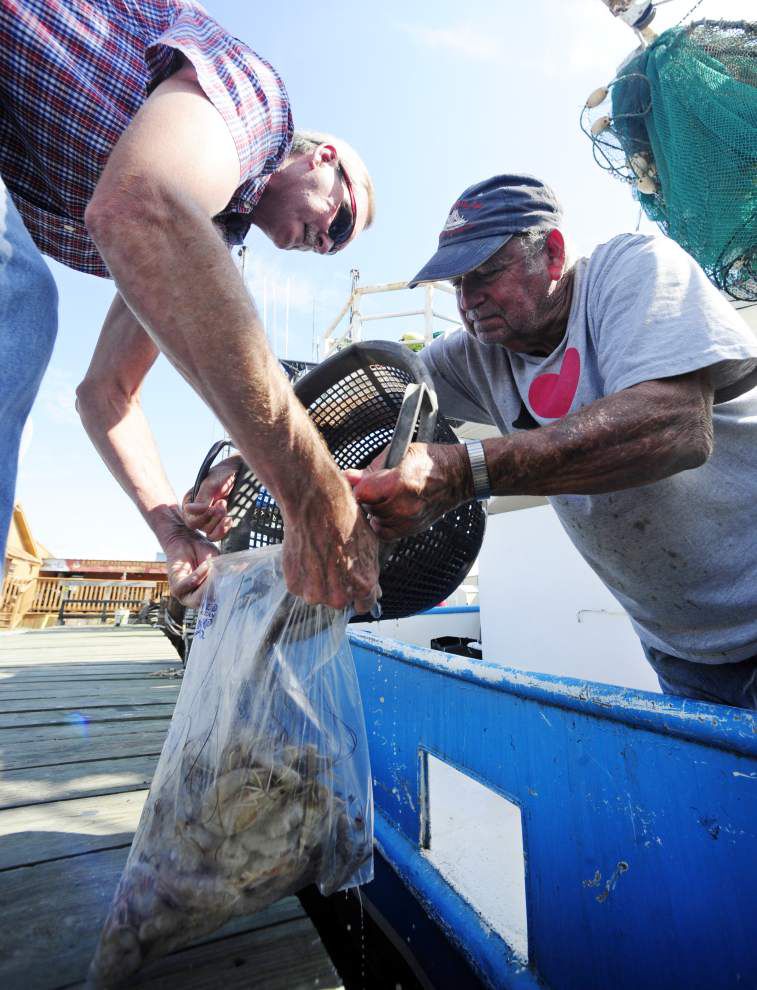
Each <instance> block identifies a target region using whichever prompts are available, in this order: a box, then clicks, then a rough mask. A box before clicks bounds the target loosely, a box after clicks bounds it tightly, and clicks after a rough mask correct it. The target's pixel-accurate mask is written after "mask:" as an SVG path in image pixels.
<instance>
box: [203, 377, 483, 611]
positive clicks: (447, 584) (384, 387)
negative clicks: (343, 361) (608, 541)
mask: <svg viewBox="0 0 757 990" xmlns="http://www.w3.org/2000/svg"><path fill="white" fill-rule="evenodd" d="M412 381H414V379H413V378H412V376H411V375H410V374H409V373H408V372H407V371H405V370H404V369H401V368H395V367H391V366H388V365H379V364H372V365H369V366H368V367H364V368H361V369H360V370H358V371H354V372H352V373H350V374H347V375H345V377H343V378H342V379H340V380H339V381H337V382H336V383H335V384H333V385H331V386H330V387H329V388H327V389H325V390H324V392H323V393H322V394H321V395H320V396H319V397H318V398H317V399H315V400H314V401H313V402H312V403H311V404H310V405H309V407H308V413H309V414H310V417H311V419H312V420H313V422H314V423H315V425H316V426H317V427H318V429H319V430H320V432H321V434H322V435H323V438H324V440H325V441H326V444H327V446H328V448H329V450H330V451H331V454H332V456H333V457H334V460H335V461H336V463H337V464H338V466H339V467H340V468H342V469H344V468H364V467H367V466H368V465H369V464H370V463H371V461H372V460H373V459H374V457H376V456H377V455H378V454H379V453H380V452H381V451H382V450H384V448H385V447H387V446H388V445H389V443H390V442H391V439H392V436H393V434H394V427H395V425H396V423H397V416H398V415H399V411H400V408H401V406H402V400H403V397H404V394H405V387H406V386H407V385H408V384H409V383H410V382H412ZM434 442H435V443H457V442H458V440H457V437H456V436H455V434H454V432H453V430H452V428H451V427H450V426H449V424H448V423H447V422H446V421H445V420H444V419H443V418H442V417H441V416H438V417H437V423H436V431H435V434H434ZM228 512H229V515H230V516H231V518H232V520H233V528H232V529H231V531H230V532H229V534H228V535H227V537H226V539H225V540H224V542H223V544H222V549H223V552H224V553H231V552H234V551H236V550H246V549H248V548H250V547H264V546H268V545H270V544H272V543H281V542H282V540H283V539H284V526H283V521H282V518H281V513H280V511H279V507H278V505H277V504H276V502H275V500H274V499H273V497H272V496H271V495H270V494H269V493H268V491H267V490H266V489H265V488H264V487H263V486H262V485H261V483H260V481H259V480H258V478H257V477H256V476H255V474H254V473H253V472H252V471H251V470H250V469H249V468H247V467H245V468H244V469H243V470H242V471H241V472H240V474H239V476H238V478H237V482H236V485H235V487H234V490H233V492H232V493H231V496H230V498H229V501H228ZM485 521H486V517H485V514H484V511H483V509H482V507H481V505H480V504H479V503H477V502H469V503H467V504H466V505H461V506H458V508H456V509H453V510H452V511H451V512H448V513H447V514H446V515H445V516H443V517H442V518H441V519H439V520H437V522H435V523H434V524H433V525H432V526H431V527H430V529H428V530H426V531H425V532H423V533H420V534H418V535H417V536H412V537H407V538H406V539H403V540H399V541H398V542H397V543H395V544H394V545H393V547H392V552H391V554H390V556H389V557H388V559H387V560H386V562H385V563H384V565H383V567H382V569H381V579H380V580H381V590H382V598H381V609H382V618H385V619H398V618H403V617H405V616H408V615H415V614H416V613H417V612H422V611H424V610H425V609H427V608H432V607H433V606H434V605H437V604H438V603H439V602H440V601H443V600H444V599H445V598H446V597H447V596H448V595H450V594H452V592H453V591H454V590H455V589H456V588H457V587H458V585H459V584H460V582H461V581H462V580H463V578H464V577H465V576H466V574H467V573H468V571H469V570H470V568H471V565H472V564H473V562H474V560H475V559H476V556H477V554H478V552H479V550H480V549H481V542H482V540H483V537H484V526H485ZM368 618H370V617H369V616H356V617H355V618H354V619H353V621H365V620H366V619H368Z"/></svg>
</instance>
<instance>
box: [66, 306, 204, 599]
mask: <svg viewBox="0 0 757 990" xmlns="http://www.w3.org/2000/svg"><path fill="white" fill-rule="evenodd" d="M157 356H158V349H157V347H156V346H155V344H154V343H153V342H152V340H150V338H149V337H148V336H147V334H146V333H145V331H144V330H143V329H142V327H141V326H140V325H139V323H138V322H137V320H136V319H135V318H134V316H133V314H132V312H131V310H129V309H128V307H127V306H126V304H125V303H124V301H123V299H122V298H121V296H120V295H117V296H116V297H115V299H114V300H113V304H112V305H111V307H110V310H109V311H108V315H107V317H106V319H105V323H104V325H103V329H102V333H101V334H100V339H99V340H98V342H97V347H96V348H95V352H94V354H93V356H92V361H91V362H90V365H89V368H88V370H87V374H86V376H85V378H84V380H83V381H82V383H81V384H80V385H79V388H78V389H77V403H76V404H77V408H78V410H79V414H80V416H81V419H82V423H83V424H84V427H85V429H86V431H87V433H88V434H89V437H90V439H91V440H92V443H93V444H94V445H95V447H96V448H97V450H98V452H99V454H100V456H101V457H102V459H103V460H104V461H105V463H106V465H107V466H108V469H109V470H110V472H111V474H112V475H113V476H114V477H115V478H116V480H117V481H118V482H119V484H120V485H121V487H122V488H123V489H124V491H125V492H126V493H127V495H129V497H130V498H131V499H132V500H133V502H134V504H135V505H136V506H137V508H138V509H139V511H140V512H141V513H142V515H143V516H144V518H145V520H146V522H147V524H148V525H149V526H150V528H151V529H152V530H153V532H154V533H155V535H156V537H157V539H158V542H159V543H160V545H161V547H162V548H163V550H165V552H166V558H167V563H168V578H169V584H170V586H171V593H172V594H174V595H175V596H176V597H177V598H179V599H181V600H183V601H185V603H186V604H197V602H196V598H197V597H198V596H197V595H195V594H193V593H195V592H197V589H198V588H199V587H200V586H201V584H202V583H203V581H204V578H205V575H206V571H207V567H204V568H203V567H202V566H201V565H203V563H204V561H206V560H207V559H208V558H209V557H211V556H213V555H215V554H217V553H218V551H217V550H216V548H215V547H214V546H213V545H212V543H210V542H209V541H208V540H206V539H204V538H203V537H202V536H201V535H200V534H199V533H196V532H194V531H193V530H190V529H188V528H187V527H186V526H185V525H184V522H183V520H182V517H181V512H180V510H179V506H178V504H177V500H176V496H175V495H174V492H173V489H172V488H171V485H170V483H169V481H168V478H167V477H166V475H165V472H164V470H163V465H162V464H161V461H160V456H159V454H158V449H157V447H156V445H155V440H154V438H153V435H152V431H151V430H150V426H149V424H148V422H147V419H146V418H145V415H144V412H143V410H142V405H141V402H140V397H139V390H140V386H141V384H142V381H143V379H144V377H145V375H146V374H147V372H148V371H149V370H150V368H151V367H152V365H153V363H154V362H155V359H156V357H157ZM198 568H200V569H199V570H198Z"/></svg>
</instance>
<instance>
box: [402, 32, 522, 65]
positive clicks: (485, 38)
mask: <svg viewBox="0 0 757 990" xmlns="http://www.w3.org/2000/svg"><path fill="white" fill-rule="evenodd" d="M399 27H400V30H402V31H404V32H405V33H406V34H408V35H410V37H411V38H413V39H414V40H415V41H416V42H417V43H418V44H420V45H422V46H423V47H424V48H435V49H441V50H444V51H447V52H453V53H455V54H457V55H462V56H463V57H465V58H476V59H486V60H489V59H495V58H498V57H501V56H502V55H503V47H502V44H501V42H500V40H499V39H498V38H496V37H492V35H490V34H485V33H484V32H483V31H477V30H475V29H474V28H471V27H470V26H468V25H457V26H455V27H440V28H431V27H421V26H420V25H417V24H400V25H399Z"/></svg>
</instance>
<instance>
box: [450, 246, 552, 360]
mask: <svg viewBox="0 0 757 990" xmlns="http://www.w3.org/2000/svg"><path fill="white" fill-rule="evenodd" d="M542 261H543V263H542ZM529 267H530V266H529V265H528V264H527V261H526V255H525V252H524V250H523V244H522V241H521V240H520V238H518V237H513V238H512V239H511V240H509V241H508V242H507V244H505V246H504V247H502V248H500V249H499V251H497V252H496V253H495V254H494V255H493V256H492V257H491V258H489V260H488V261H486V262H484V264H482V265H480V266H479V267H478V268H474V269H473V270H472V271H470V272H466V274H465V275H462V276H460V277H458V278H456V279H453V280H452V284H453V286H454V288H455V292H456V295H457V307H458V309H459V311H460V316H461V317H462V320H463V324H464V326H465V329H466V330H467V331H468V333H470V334H472V335H473V336H474V337H475V338H476V340H478V341H480V342H481V343H482V344H498V345H499V346H501V347H506V348H507V349H508V350H511V351H518V352H519V353H525V354H544V355H546V354H550V353H551V352H552V350H554V347H555V346H556V343H555V342H553V341H551V340H549V339H545V334H544V325H545V319H544V315H545V312H546V308H547V299H548V295H549V289H550V285H551V283H552V281H553V280H552V279H551V278H550V276H549V273H548V271H547V263H546V260H545V259H542V258H537V260H536V265H535V270H533V271H530V270H529ZM557 343H559V341H558V342H557Z"/></svg>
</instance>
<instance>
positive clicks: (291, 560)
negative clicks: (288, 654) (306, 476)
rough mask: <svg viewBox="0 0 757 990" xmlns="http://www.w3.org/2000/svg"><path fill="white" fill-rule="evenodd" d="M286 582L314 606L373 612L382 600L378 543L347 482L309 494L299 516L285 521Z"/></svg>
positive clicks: (337, 479) (341, 480)
mask: <svg viewBox="0 0 757 990" xmlns="http://www.w3.org/2000/svg"><path fill="white" fill-rule="evenodd" d="M284 577H285V578H286V583H287V587H288V588H289V590H290V592H291V593H292V594H293V595H298V596H299V597H300V598H303V599H304V600H305V601H306V602H307V603H308V604H310V605H315V604H322V605H329V606H331V607H332V608H346V607H348V606H350V605H352V606H354V608H355V611H356V612H358V613H359V614H363V613H366V612H370V611H371V609H372V608H373V606H374V605H375V604H376V602H377V600H378V599H379V598H380V597H381V589H380V587H379V583H378V578H379V566H378V540H377V539H376V536H375V535H374V533H373V532H372V531H371V528H370V526H369V525H368V522H367V520H366V518H365V515H364V513H363V512H362V510H361V509H360V506H359V505H358V504H357V502H356V501H355V499H354V498H353V497H352V494H351V493H350V489H349V486H348V485H347V484H346V482H345V480H344V478H343V477H342V476H341V475H339V474H337V475H336V476H335V484H334V485H333V486H331V488H330V490H328V491H324V490H323V489H319V490H318V492H317V494H311V492H310V491H309V490H308V491H306V492H305V493H304V494H303V498H302V501H301V504H300V506H299V509H298V512H297V516H296V517H295V518H291V517H290V518H285V520H284Z"/></svg>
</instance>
